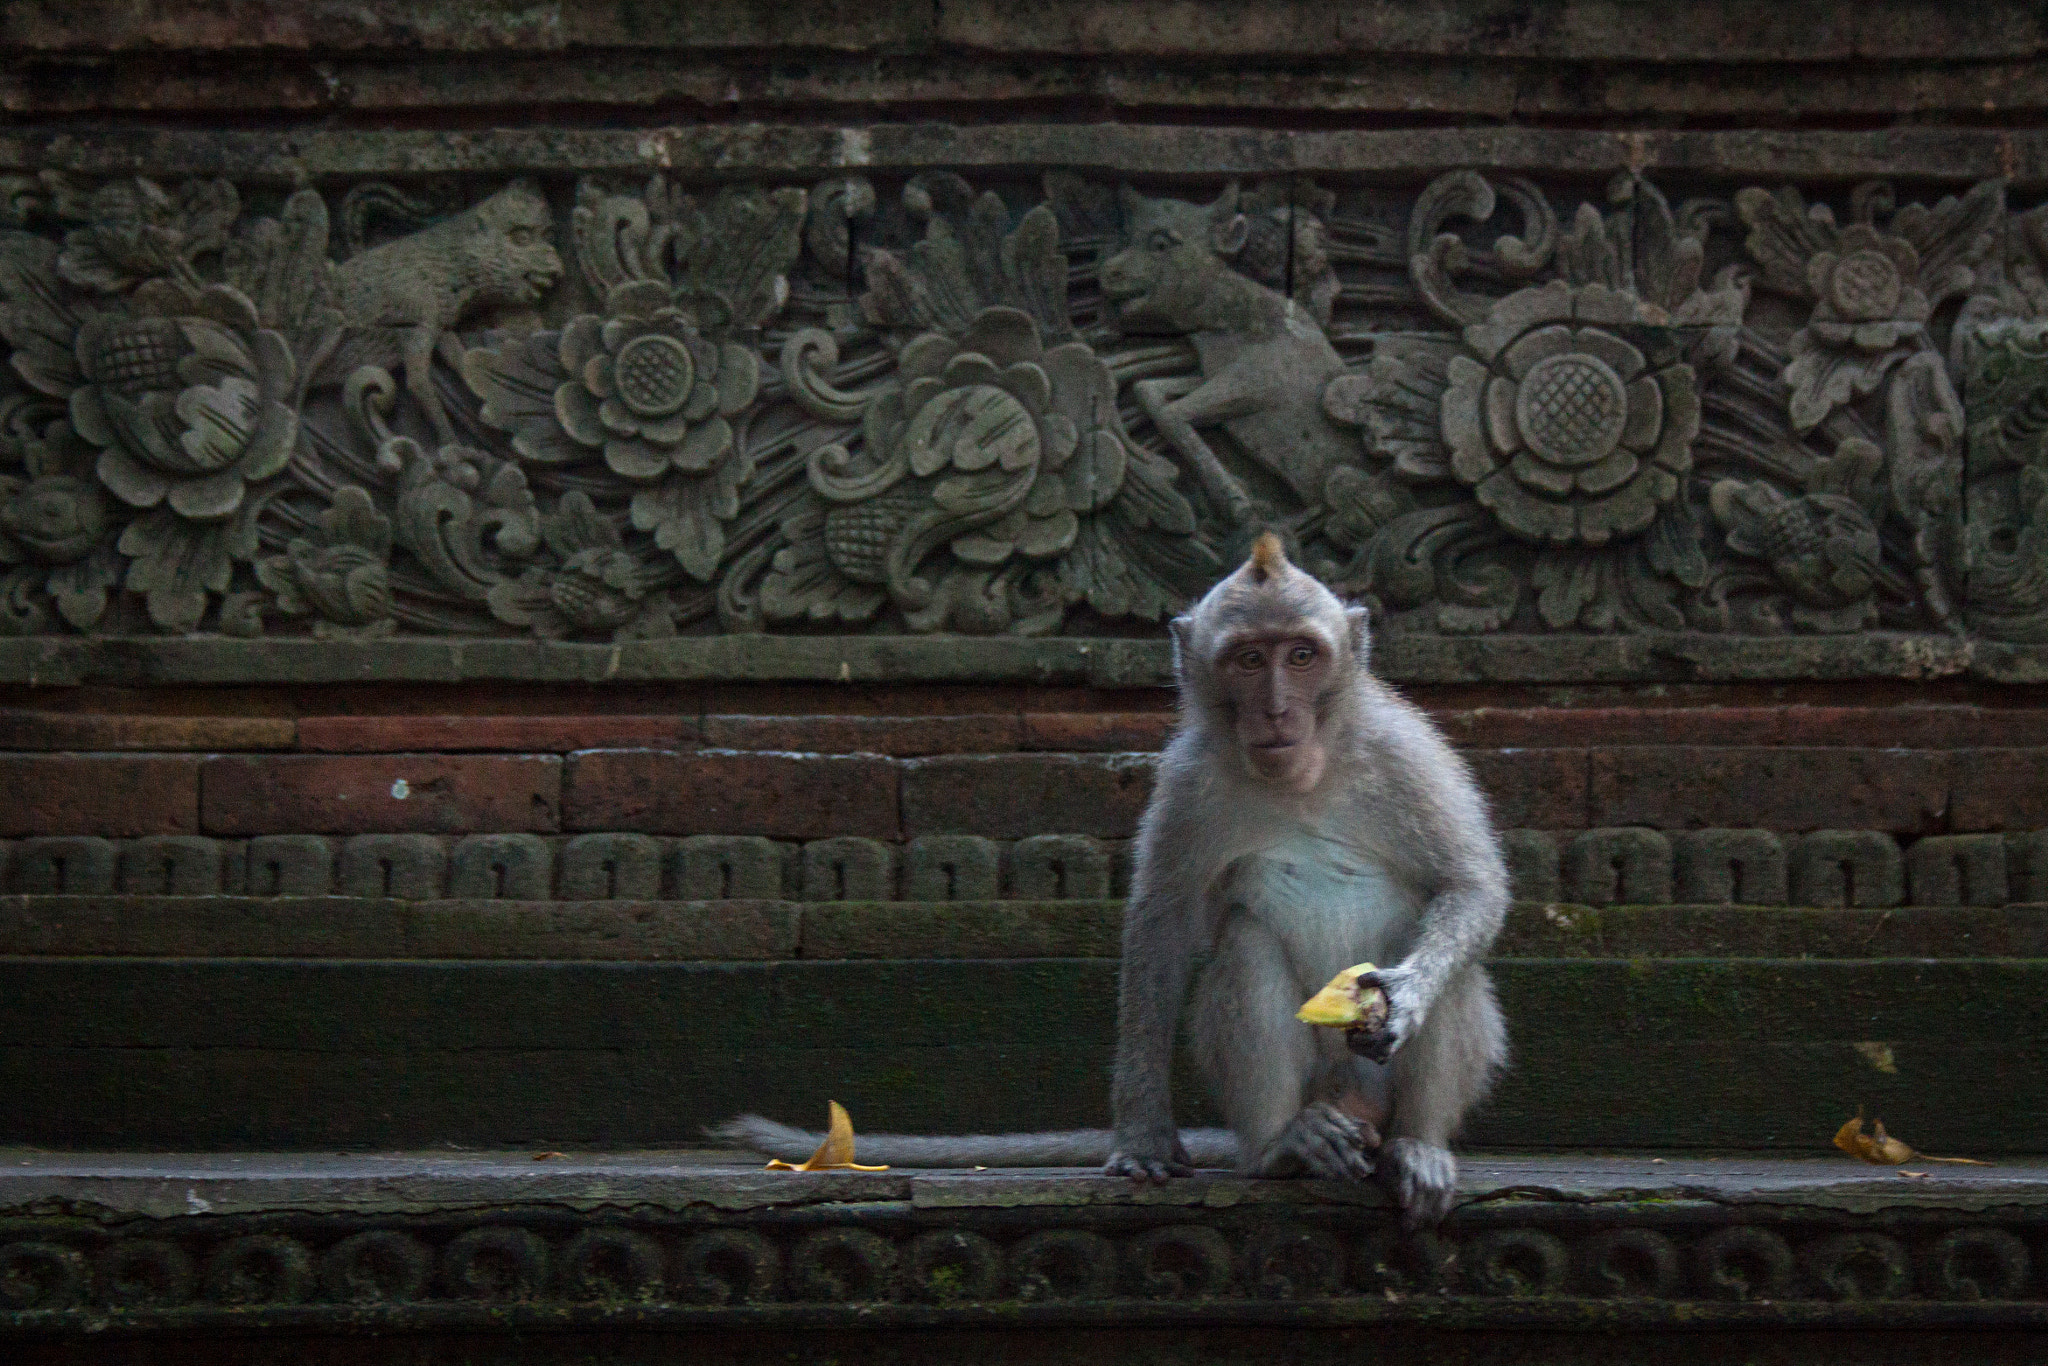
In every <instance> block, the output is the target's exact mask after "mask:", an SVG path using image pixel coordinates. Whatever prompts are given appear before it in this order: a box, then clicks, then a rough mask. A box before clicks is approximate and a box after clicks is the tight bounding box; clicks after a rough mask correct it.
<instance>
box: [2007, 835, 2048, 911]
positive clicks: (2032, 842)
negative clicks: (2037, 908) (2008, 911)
mask: <svg viewBox="0 0 2048 1366" xmlns="http://www.w3.org/2000/svg"><path fill="white" fill-rule="evenodd" d="M2005 878H2006V887H2007V892H2008V895H2010V896H2011V898H2012V899H2013V900H2014V901H2031V902H2041V901H2048V830H2025V831H2020V832H2018V833H2015V834H2011V835H2007V836H2006V837H2005Z"/></svg>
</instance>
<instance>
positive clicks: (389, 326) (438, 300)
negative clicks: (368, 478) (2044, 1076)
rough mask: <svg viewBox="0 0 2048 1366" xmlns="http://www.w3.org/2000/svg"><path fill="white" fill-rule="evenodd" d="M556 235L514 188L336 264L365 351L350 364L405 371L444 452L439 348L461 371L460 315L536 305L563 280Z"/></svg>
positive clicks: (544, 213) (534, 200) (527, 193)
mask: <svg viewBox="0 0 2048 1366" xmlns="http://www.w3.org/2000/svg"><path fill="white" fill-rule="evenodd" d="M553 233H554V213H553V211H552V210H550V209H549V208H548V202H547V200H546V199H545V198H543V197H542V196H541V193H540V191H539V190H538V189H537V188H535V186H534V185H533V183H532V182H531V181H527V180H515V181H513V182H512V183H511V184H510V185H507V186H506V187H505V188H504V189H502V190H500V191H498V192H497V193H496V194H494V195H492V196H491V197H490V198H489V199H486V200H483V201H482V202H481V203H477V204H473V205H471V206H470V207H469V208H467V209H465V210H463V211H462V212H461V213H459V214H456V215H455V216H454V217H453V218H448V219H444V220H442V221H441V222H439V223H436V224H434V225H433V226H431V227H427V228H422V229H421V230H420V231H418V232H415V233H412V234H410V235H409V236H406V237H401V238H399V239H398V240H397V241H395V242H386V243H384V244H383V245H382V246H377V247H372V248H370V250H368V251H365V252H362V253H361V254H359V255H357V256H353V257H350V258H349V259H348V260H346V261H344V262H342V263H341V265H340V267H339V268H338V269H337V270H336V272H335V296H336V301H337V302H338V303H339V304H340V306H341V310H342V312H343V314H345V315H346V316H347V318H348V321H349V325H350V326H351V327H353V328H359V329H363V330H364V331H365V332H367V333H368V338H367V340H369V342H370V346H369V347H368V348H367V349H365V348H363V347H360V346H359V347H356V348H352V349H351V352H350V355H349V357H348V361H349V363H350V364H351V365H358V364H364V363H366V362H367V363H380V362H381V363H383V364H387V365H388V364H391V363H393V362H402V363H403V364H404V366H405V387H406V389H407V390H408V391H409V392H410V393H411V394H412V396H413V398H414V399H416V400H417V401H418V402H419V404H420V406H421V407H422V408H424V409H426V411H427V415H428V416H429V417H430V418H431V419H432V420H433V423H434V432H435V434H436V435H437V436H438V437H439V438H440V440H441V442H442V444H444V445H445V444H448V443H450V442H452V441H453V440H454V439H455V433H454V429H453V428H452V427H451V426H450V424H449V421H448V414H447V412H446V411H445V410H444V409H443V408H442V406H441V400H440V396H439V395H438V394H436V393H435V392H434V384H433V375H432V371H431V366H432V362H433V355H434V350H435V348H436V346H439V347H440V348H441V349H442V351H443V353H444V356H445V358H446V359H447V360H448V361H449V363H450V364H451V365H454V366H456V367H457V368H458V370H459V369H460V363H461V344H460V343H459V342H458V341H457V340H456V339H455V335H454V328H455V326H456V324H457V323H459V322H460V321H461V320H462V318H463V317H464V315H465V314H467V313H469V312H470V311H471V310H472V309H476V308H480V307H490V306H502V305H507V304H531V303H537V302H538V301H539V300H540V297H541V296H542V295H543V294H545V293H546V292H547V291H548V290H549V289H551V288H553V286H554V283H555V281H556V280H558V279H560V278H561V275H562V258H561V256H560V255H558V254H557V253H556V251H555V246H554V242H553V240H552V239H553ZM372 353H375V354H374V355H373V354H372Z"/></svg>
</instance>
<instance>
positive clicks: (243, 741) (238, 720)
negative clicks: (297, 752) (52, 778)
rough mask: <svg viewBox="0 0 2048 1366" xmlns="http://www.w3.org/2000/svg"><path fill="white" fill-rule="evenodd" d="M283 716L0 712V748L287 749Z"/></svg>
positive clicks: (288, 733) (290, 733)
mask: <svg viewBox="0 0 2048 1366" xmlns="http://www.w3.org/2000/svg"><path fill="white" fill-rule="evenodd" d="M294 732H295V726H294V724H293V722H292V720H291V719H290V718H289V717H283V716H129V715H124V714H121V713H110V712H67V711H0V749H77V750H95V749H99V750H110V749H112V750H119V749H150V750H172V749H187V750H190V749H200V750H207V749H290V748H291V747H292V744H293V741H294V738H295V735H294Z"/></svg>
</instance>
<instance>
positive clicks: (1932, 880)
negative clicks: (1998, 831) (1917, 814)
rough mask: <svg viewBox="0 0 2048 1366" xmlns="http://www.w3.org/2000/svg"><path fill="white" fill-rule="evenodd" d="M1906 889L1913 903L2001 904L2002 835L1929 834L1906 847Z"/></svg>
mask: <svg viewBox="0 0 2048 1366" xmlns="http://www.w3.org/2000/svg"><path fill="white" fill-rule="evenodd" d="M1906 891H1907V896H1908V898H1909V899H1910V900H1911V901H1912V903H1913V904H1914V905H1915V906H2003V905H2004V904H2005V901H2006V894H2007V886H2006V861H2005V838H2004V836H2002V835H1930V836H1928V837H1927V838H1926V839H1922V840H1915V841H1913V844H1912V847H1911V848H1909V849H1907V850H1906Z"/></svg>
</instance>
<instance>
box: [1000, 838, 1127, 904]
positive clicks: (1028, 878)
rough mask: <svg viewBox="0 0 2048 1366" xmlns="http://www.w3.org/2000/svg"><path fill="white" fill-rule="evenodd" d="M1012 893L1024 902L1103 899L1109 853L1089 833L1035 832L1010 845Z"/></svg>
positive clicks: (1106, 890)
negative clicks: (1087, 834) (1044, 833)
mask: <svg viewBox="0 0 2048 1366" xmlns="http://www.w3.org/2000/svg"><path fill="white" fill-rule="evenodd" d="M1010 895H1011V896H1013V897H1016V898H1018V899H1019V900H1022V901H1099V900H1101V899H1102V898H1104V897H1106V896H1108V895H1109V854H1108V853H1107V851H1105V850H1104V849H1103V847H1102V843H1101V841H1099V840H1092V839H1090V838H1088V837H1087V836H1086V835H1033V836H1031V837H1030V838H1029V839H1021V840H1018V841H1017V842H1016V843H1015V844H1014V845H1012V846H1010Z"/></svg>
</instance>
